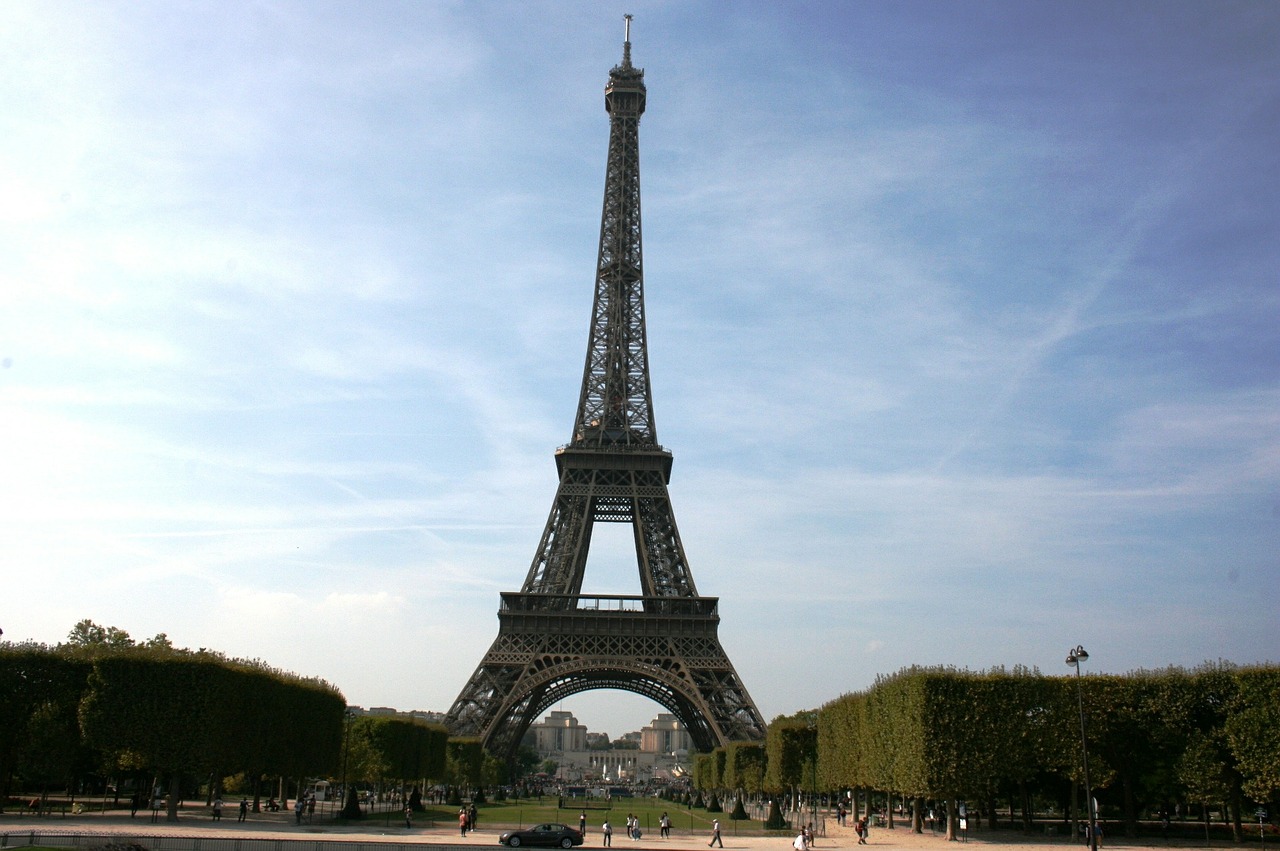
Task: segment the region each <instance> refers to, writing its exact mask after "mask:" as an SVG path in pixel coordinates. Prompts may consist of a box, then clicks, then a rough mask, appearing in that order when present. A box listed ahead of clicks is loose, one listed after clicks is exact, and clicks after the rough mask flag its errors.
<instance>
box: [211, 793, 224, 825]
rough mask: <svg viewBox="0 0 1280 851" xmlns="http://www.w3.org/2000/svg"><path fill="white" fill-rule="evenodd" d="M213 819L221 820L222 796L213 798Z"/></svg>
mask: <svg viewBox="0 0 1280 851" xmlns="http://www.w3.org/2000/svg"><path fill="white" fill-rule="evenodd" d="M213 820H214V821H222V796H221V795H219V796H218V797H216V798H214V799H213Z"/></svg>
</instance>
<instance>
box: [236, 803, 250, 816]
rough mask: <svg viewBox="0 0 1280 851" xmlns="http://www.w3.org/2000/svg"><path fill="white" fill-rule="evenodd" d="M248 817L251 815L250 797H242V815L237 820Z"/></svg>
mask: <svg viewBox="0 0 1280 851" xmlns="http://www.w3.org/2000/svg"><path fill="white" fill-rule="evenodd" d="M248 817H249V799H248V798H241V799H240V816H239V818H237V819H236V821H244V820H245V819H246V818H248Z"/></svg>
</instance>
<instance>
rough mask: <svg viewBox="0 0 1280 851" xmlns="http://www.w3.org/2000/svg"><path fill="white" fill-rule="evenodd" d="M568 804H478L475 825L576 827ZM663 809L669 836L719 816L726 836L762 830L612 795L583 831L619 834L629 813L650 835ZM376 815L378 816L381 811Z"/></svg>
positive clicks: (441, 819)
mask: <svg viewBox="0 0 1280 851" xmlns="http://www.w3.org/2000/svg"><path fill="white" fill-rule="evenodd" d="M572 803H573V802H572V800H569V799H566V801H565V807H564V809H558V808H557V806H556V799H555V798H554V797H547V796H544V797H543V799H542V800H541V801H538V800H537V799H536V798H533V799H526V800H519V801H505V802H503V803H489V804H482V805H480V806H479V807H478V808H477V821H478V822H479V824H478V826H479V828H480V829H481V830H491V829H494V828H497V827H528V826H530V825H533V824H540V823H543V822H561V823H563V824H567V825H570V826H571V827H577V826H578V816H579V815H580V814H581V812H582V810H581V808H580V807H573V806H570V805H571V804H572ZM602 803H603V802H601V801H593V802H592V804H593V805H594V806H601V805H602ZM664 812H665V813H667V814H668V815H669V816H670V817H671V832H672V834H673V835H688V834H689V833H691V832H692V833H704V832H710V830H711V820H712V819H715V818H718V819H720V830H721V832H723V833H724V834H725V835H726V836H734V835H737V834H744V835H746V834H750V835H754V836H759V835H761V834H762V833H764V832H765V831H763V830H762V828H761V824H760V822H759V821H733V820H732V819H730V818H729V814H728V813H727V812H725V813H708V812H707V811H706V810H705V809H692V810H691V809H689V808H688V807H685V806H680V805H677V804H673V803H672V802H670V801H663V800H661V799H658V798H614V799H613V802H612V808H611V809H609V810H600V809H589V810H587V833H588V835H591V834H595V833H598V832H599V830H600V825H601V824H602V823H603V822H604V820H605V819H606V818H607V819H608V820H609V823H610V825H612V827H613V832H614V835H615V836H622V835H623V831H624V830H626V823H627V814H628V813H631V814H634V815H635V816H636V817H637V818H639V819H640V829H641V830H642V831H643V832H644V834H645V835H646V836H647V835H650V834H652V835H655V836H656V835H657V833H658V820H659V819H660V818H661V817H662V814H663V813H664ZM422 815H425V817H426V818H430V819H433V820H435V821H436V822H438V823H440V824H453V823H455V822H456V821H457V817H458V811H457V810H456V809H451V808H449V807H429V808H428V810H427V812H426V813H425V814H422ZM422 815H420V816H419V818H421V817H422ZM378 817H381V814H379V816H378ZM771 832H772V831H771Z"/></svg>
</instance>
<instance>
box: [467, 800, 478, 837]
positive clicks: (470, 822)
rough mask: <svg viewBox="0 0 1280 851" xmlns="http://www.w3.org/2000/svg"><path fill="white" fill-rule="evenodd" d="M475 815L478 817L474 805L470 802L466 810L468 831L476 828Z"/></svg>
mask: <svg viewBox="0 0 1280 851" xmlns="http://www.w3.org/2000/svg"><path fill="white" fill-rule="evenodd" d="M477 817H478V814H477V813H476V805H475V804H472V805H471V808H470V809H468V810H467V830H468V831H472V830H475V829H476V820H477Z"/></svg>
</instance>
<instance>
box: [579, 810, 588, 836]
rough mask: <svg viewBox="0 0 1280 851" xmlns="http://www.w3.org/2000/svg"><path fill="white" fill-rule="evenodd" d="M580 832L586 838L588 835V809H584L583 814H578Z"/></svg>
mask: <svg viewBox="0 0 1280 851" xmlns="http://www.w3.org/2000/svg"><path fill="white" fill-rule="evenodd" d="M578 832H579V833H581V834H582V836H583V838H584V839H585V838H586V836H587V811H586V810H583V811H582V815H580V816H578Z"/></svg>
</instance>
